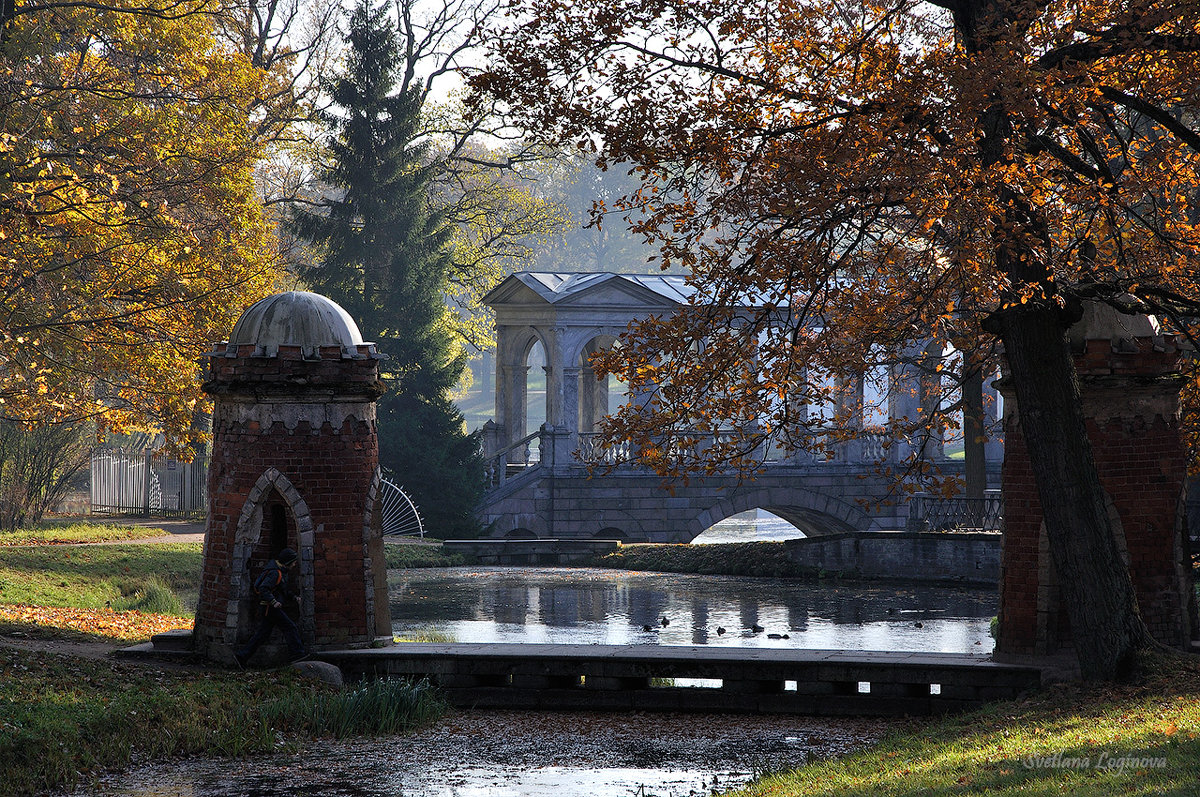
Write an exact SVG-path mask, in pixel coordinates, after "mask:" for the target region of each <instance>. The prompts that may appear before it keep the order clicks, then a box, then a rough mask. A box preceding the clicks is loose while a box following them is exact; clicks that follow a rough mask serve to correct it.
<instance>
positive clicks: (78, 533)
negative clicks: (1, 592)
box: [0, 521, 167, 547]
mask: <svg viewBox="0 0 1200 797" xmlns="http://www.w3.org/2000/svg"><path fill="white" fill-rule="evenodd" d="M166 534H167V532H165V531H163V530H162V529H159V528H151V527H147V526H119V525H115V524H111V523H78V522H68V523H57V522H54V521H48V522H46V523H42V524H40V525H38V527H37V528H32V529H17V530H15V531H0V547H8V546H12V545H73V544H78V543H86V542H116V541H120V540H143V539H149V538H151V537H165V536H166Z"/></svg>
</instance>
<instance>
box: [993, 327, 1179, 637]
mask: <svg viewBox="0 0 1200 797" xmlns="http://www.w3.org/2000/svg"><path fill="white" fill-rule="evenodd" d="M1180 356H1181V352H1180V351H1179V349H1178V348H1177V347H1176V345H1175V343H1174V341H1172V340H1171V339H1170V338H1139V339H1136V340H1132V341H1130V340H1126V341H1120V342H1119V345H1118V344H1114V342H1112V341H1110V340H1087V341H1085V342H1084V348H1083V350H1082V351H1081V352H1077V354H1076V368H1077V369H1078V372H1079V376H1080V383H1081V391H1082V398H1083V410H1084V416H1085V418H1086V423H1087V431H1088V437H1089V438H1090V440H1091V442H1092V446H1093V449H1094V453H1095V457H1096V466H1097V468H1098V470H1099V474H1100V481H1101V484H1102V485H1103V487H1104V489H1105V491H1106V492H1107V493H1108V496H1109V498H1110V500H1111V502H1112V503H1111V511H1112V512H1114V513H1115V515H1116V517H1117V518H1118V519H1119V522H1120V527H1121V528H1122V529H1123V538H1120V539H1118V547H1119V548H1121V549H1122V551H1123V553H1124V555H1125V556H1126V558H1127V562H1128V564H1129V568H1130V574H1131V577H1132V579H1133V583H1134V588H1135V590H1136V592H1137V598H1138V604H1139V607H1140V608H1141V611H1142V616H1143V618H1144V619H1145V621H1146V624H1147V625H1148V626H1149V628H1150V630H1151V632H1152V633H1153V634H1154V636H1155V638H1156V639H1158V640H1159V641H1161V642H1163V643H1165V644H1168V645H1171V646H1173V647H1182V646H1185V645H1186V644H1187V643H1188V641H1189V640H1190V639H1191V637H1192V633H1193V629H1194V627H1195V622H1194V617H1193V615H1194V607H1193V605H1192V603H1193V602H1192V600H1191V594H1192V593H1191V574H1190V568H1189V567H1187V566H1186V565H1185V561H1186V553H1185V551H1186V547H1185V546H1186V542H1185V534H1184V533H1183V525H1182V513H1181V512H1180V509H1181V503H1180V499H1181V496H1182V494H1183V486H1184V479H1185V477H1186V470H1187V468H1186V459H1185V448H1184V445H1183V441H1182V438H1181V436H1180V429H1179V402H1178V391H1179V387H1180V383H1179V381H1178V379H1177V378H1176V377H1177V375H1178V373H1179V360H1180ZM1005 398H1006V400H1007V402H1008V403H1007V405H1006V408H1005V456H1004V470H1003V489H1004V524H1005V528H1004V551H1003V557H1002V563H1001V580H1000V587H1001V594H1000V626H999V638H998V639H997V645H996V648H997V651H998V652H1001V653H1010V654H1039V655H1040V654H1048V653H1053V652H1055V651H1057V650H1061V649H1065V648H1069V647H1071V641H1070V628H1069V624H1068V622H1067V616H1066V612H1065V609H1064V607H1063V606H1062V605H1061V602H1060V600H1059V595H1058V589H1057V577H1056V574H1055V572H1054V567H1053V564H1052V563H1051V560H1050V554H1049V549H1048V545H1047V541H1046V535H1045V530H1044V528H1043V526H1042V508H1041V502H1040V500H1039V497H1038V492H1037V488H1036V485H1035V483H1034V480H1033V472H1032V470H1031V468H1030V464H1029V457H1028V453H1027V450H1026V446H1025V439H1024V436H1023V435H1022V432H1021V426H1020V423H1019V421H1018V419H1017V417H1016V415H1017V414H1016V412H1015V403H1014V402H1013V399H1012V396H1011V392H1008V393H1006V395H1005Z"/></svg>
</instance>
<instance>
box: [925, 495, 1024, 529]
mask: <svg viewBox="0 0 1200 797" xmlns="http://www.w3.org/2000/svg"><path fill="white" fill-rule="evenodd" d="M1003 521H1004V500H1003V498H1002V497H1001V496H1000V495H999V494H996V495H988V496H985V497H983V498H967V497H966V496H952V497H949V498H941V497H935V496H931V495H914V496H913V497H912V498H911V499H910V503H909V509H908V527H909V529H910V530H913V531H927V530H929V531H954V530H979V531H1000V527H1001V524H1002V523H1003Z"/></svg>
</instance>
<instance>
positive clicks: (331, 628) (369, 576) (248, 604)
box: [194, 344, 391, 661]
mask: <svg viewBox="0 0 1200 797" xmlns="http://www.w3.org/2000/svg"><path fill="white" fill-rule="evenodd" d="M379 359H380V355H378V354H377V353H376V352H375V347H374V345H373V344H358V345H357V346H350V347H345V346H336V345H334V346H321V347H319V349H312V350H307V351H306V350H304V349H302V348H301V347H300V346H289V345H280V346H278V350H277V352H276V351H271V352H270V353H267V352H266V351H264V349H263V347H256V346H254V345H240V346H237V345H228V346H220V347H218V348H217V349H216V350H215V351H213V352H212V353H211V354H210V355H209V357H208V362H209V371H208V381H207V382H206V383H205V390H206V391H207V392H209V393H210V394H212V395H213V397H214V402H215V407H214V411H213V456H212V464H211V467H210V470H209V515H208V521H207V527H206V530H205V547H204V570H203V576H202V583H201V592H200V602H199V605H198V608H197V611H196V628H195V634H194V639H195V644H196V649H197V651H198V652H200V653H202V654H204V655H206V656H208V657H209V658H211V659H216V660H226V661H227V660H229V659H230V658H231V655H232V654H231V651H232V649H233V648H234V647H236V646H237V645H238V644H241V643H242V642H244V641H245V639H246V638H247V637H248V635H249V634H250V633H252V631H253V628H254V625H255V622H256V617H255V611H256V609H257V603H258V601H257V599H256V598H255V597H254V596H253V595H252V594H251V581H252V579H253V578H254V577H255V575H256V574H257V572H258V571H259V570H260V569H261V567H262V566H263V565H264V564H265V563H266V562H267V561H268V560H269V559H270V558H271V557H273V556H274V555H275V554H276V553H278V551H279V549H280V548H282V547H284V546H287V547H290V548H293V549H294V550H296V551H297V552H298V553H299V554H300V566H299V567H298V568H297V569H296V571H294V572H293V578H295V579H296V583H295V584H294V585H293V589H294V590H295V591H298V592H299V593H300V594H301V596H302V602H301V604H300V607H299V608H298V609H297V614H296V619H297V621H298V624H299V626H300V629H301V633H302V636H303V637H304V641H305V644H306V645H308V646H311V647H313V648H315V649H318V650H321V649H330V648H338V647H347V646H364V645H369V644H371V643H373V642H375V640H376V639H378V638H387V639H390V637H391V621H390V617H389V611H388V603H387V584H386V578H385V576H386V572H385V570H386V565H385V563H384V558H383V543H382V537H381V536H380V519H379V500H378V497H377V492H378V485H379V467H378V457H379V454H378V440H377V436H376V426H375V399H376V398H378V396H379V395H380V393H381V392H382V386H381V383H380V381H379V376H378V361H379ZM273 641H274V642H276V643H280V640H279V639H278V635H276V637H275V639H274V640H273ZM275 648H276V649H272V648H270V647H266V648H264V653H263V655H264V656H267V657H270V656H272V655H279V654H280V653H281V652H282V644H276V645H275Z"/></svg>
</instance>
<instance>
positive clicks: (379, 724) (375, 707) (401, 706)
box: [257, 679, 446, 739]
mask: <svg viewBox="0 0 1200 797" xmlns="http://www.w3.org/2000/svg"><path fill="white" fill-rule="evenodd" d="M445 710H446V703H445V701H444V700H443V699H442V698H441V697H440V696H439V695H438V693H437V692H436V691H435V690H434V688H433V687H432V686H431V685H430V684H429V683H428V682H427V681H419V682H415V683H414V682H411V681H406V680H393V679H385V680H379V681H368V682H365V683H362V684H360V685H358V686H354V687H350V688H347V689H344V690H342V691H340V692H322V693H304V692H296V693H292V694H289V695H287V696H286V697H283V698H280V699H278V700H275V701H272V702H270V703H267V704H265V705H262V706H260V707H259V708H258V709H257V712H258V713H259V715H260V716H261V717H262V718H263V720H264V721H265V722H266V723H267V724H269V725H271V726H273V727H277V728H285V729H288V730H292V731H295V732H298V733H304V734H308V735H312V736H332V737H334V738H335V739H344V738H346V737H347V736H362V735H368V734H391V733H404V732H406V731H409V730H412V729H413V728H416V727H419V726H421V725H424V724H426V723H428V722H430V721H432V720H434V719H436V718H438V717H439V716H441V715H442V713H444V712H445Z"/></svg>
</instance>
